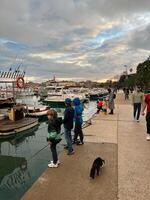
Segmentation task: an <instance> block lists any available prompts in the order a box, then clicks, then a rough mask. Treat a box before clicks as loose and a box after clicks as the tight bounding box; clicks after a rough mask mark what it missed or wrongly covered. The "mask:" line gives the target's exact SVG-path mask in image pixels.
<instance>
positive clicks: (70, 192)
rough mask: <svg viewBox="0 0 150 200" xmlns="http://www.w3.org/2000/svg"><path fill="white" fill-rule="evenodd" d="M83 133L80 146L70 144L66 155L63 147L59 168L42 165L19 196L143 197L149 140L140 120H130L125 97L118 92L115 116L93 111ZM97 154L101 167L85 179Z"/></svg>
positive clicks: (149, 193) (63, 199)
mask: <svg viewBox="0 0 150 200" xmlns="http://www.w3.org/2000/svg"><path fill="white" fill-rule="evenodd" d="M84 134H85V145H83V146H75V151H76V153H75V155H73V156H70V157H69V156H67V155H66V152H65V151H63V152H62V153H61V155H60V161H61V162H62V163H61V165H60V167H59V168H57V169H47V170H46V171H45V172H44V173H43V174H42V176H41V177H39V179H38V180H37V181H36V182H35V183H34V184H33V186H32V187H31V188H30V189H29V190H28V191H27V192H26V194H25V195H24V196H23V197H22V200H32V199H36V200H48V199H49V200H53V199H55V200H71V199H74V200H116V199H120V200H149V199H150V187H149V183H150V167H149V166H150V141H149V142H148V141H146V127H145V118H144V117H141V120H140V123H137V122H134V121H133V117H132V106H131V104H130V101H128V102H125V101H124V98H123V95H122V94H121V93H119V94H118V95H117V99H116V109H115V114H114V115H104V114H102V113H100V114H99V115H95V117H94V118H93V120H92V125H91V126H89V127H87V128H86V129H84ZM97 156H101V157H102V158H104V159H105V160H106V166H105V167H104V168H103V169H102V170H101V174H100V176H99V177H96V178H95V179H94V180H91V179H90V178H89V171H90V167H91V165H92V162H93V160H94V159H95V158H96V157H97ZM37 167H38V166H37Z"/></svg>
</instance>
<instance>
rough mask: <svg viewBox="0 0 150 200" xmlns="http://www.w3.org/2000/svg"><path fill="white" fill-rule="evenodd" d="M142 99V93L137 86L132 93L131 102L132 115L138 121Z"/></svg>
mask: <svg viewBox="0 0 150 200" xmlns="http://www.w3.org/2000/svg"><path fill="white" fill-rule="evenodd" d="M143 100H144V93H143V92H141V88H139V87H138V88H137V89H136V91H134V92H133V94H132V104H133V116H134V120H136V121H137V122H139V117H140V112H141V106H142V104H143Z"/></svg>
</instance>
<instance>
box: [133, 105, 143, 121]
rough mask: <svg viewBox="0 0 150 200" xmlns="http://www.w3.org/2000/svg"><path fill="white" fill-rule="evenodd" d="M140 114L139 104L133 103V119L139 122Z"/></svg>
mask: <svg viewBox="0 0 150 200" xmlns="http://www.w3.org/2000/svg"><path fill="white" fill-rule="evenodd" d="M140 112H141V103H134V111H133V115H134V118H135V119H137V120H139V117H140Z"/></svg>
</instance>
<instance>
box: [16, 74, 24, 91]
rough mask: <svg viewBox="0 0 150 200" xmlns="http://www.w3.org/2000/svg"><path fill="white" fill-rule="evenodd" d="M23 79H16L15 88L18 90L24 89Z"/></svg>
mask: <svg viewBox="0 0 150 200" xmlns="http://www.w3.org/2000/svg"><path fill="white" fill-rule="evenodd" d="M24 84H25V83H24V79H23V77H21V76H19V77H17V87H18V88H20V89H21V88H24Z"/></svg>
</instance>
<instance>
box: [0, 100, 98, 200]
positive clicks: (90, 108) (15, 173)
mask: <svg viewBox="0 0 150 200" xmlns="http://www.w3.org/2000/svg"><path fill="white" fill-rule="evenodd" d="M33 99H34V104H37V101H38V99H36V98H35V97H34V98H33V97H30V98H29V97H28V98H26V99H24V102H23V103H28V104H29V103H30V102H33ZM57 111H58V114H59V116H63V112H64V110H63V109H57ZM95 112H96V103H95V102H89V103H88V104H85V109H84V114H83V119H84V121H87V120H88V119H90V118H91V117H92V115H93V114H94V113H95ZM46 137H47V123H46V122H42V123H40V124H39V125H38V126H37V127H34V128H33V129H31V130H28V131H26V132H23V133H22V134H19V135H18V136H16V137H14V138H12V139H9V140H8V139H7V140H3V141H2V140H0V200H10V199H11V200H19V199H20V198H21V197H22V196H23V194H24V193H25V192H26V191H27V190H28V189H29V188H30V186H31V185H32V184H33V183H34V182H35V181H36V180H37V178H38V177H39V176H40V175H41V174H42V173H43V171H44V170H46V169H47V164H48V163H49V162H50V160H52V157H51V151H50V148H49V145H48V144H47V142H46ZM64 144H65V139H64V136H63V128H62V141H61V143H59V144H58V146H57V150H58V153H60V152H61V151H62V150H63V149H64Z"/></svg>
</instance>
